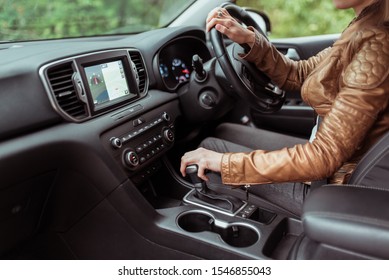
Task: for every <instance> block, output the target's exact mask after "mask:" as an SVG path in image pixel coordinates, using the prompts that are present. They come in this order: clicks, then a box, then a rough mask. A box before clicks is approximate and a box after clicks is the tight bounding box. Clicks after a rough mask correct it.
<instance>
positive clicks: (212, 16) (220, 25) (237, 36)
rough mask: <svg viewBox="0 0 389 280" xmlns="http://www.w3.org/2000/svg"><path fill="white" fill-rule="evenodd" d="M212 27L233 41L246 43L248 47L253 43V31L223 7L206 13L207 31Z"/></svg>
mask: <svg viewBox="0 0 389 280" xmlns="http://www.w3.org/2000/svg"><path fill="white" fill-rule="evenodd" d="M213 27H215V29H216V30H217V31H219V32H220V33H222V34H224V35H226V36H227V37H228V38H230V39H231V40H232V41H234V42H235V43H238V44H248V45H249V46H250V47H252V46H253V45H254V42H255V33H254V32H253V31H251V30H250V29H247V28H245V27H243V26H242V25H241V24H240V23H239V22H238V21H237V20H236V19H235V18H233V17H232V16H231V15H230V14H229V13H228V11H227V10H226V9H224V8H215V9H213V10H212V11H211V12H210V13H209V14H208V17H207V20H206V30H207V32H209V31H210V30H211V29H212V28H213Z"/></svg>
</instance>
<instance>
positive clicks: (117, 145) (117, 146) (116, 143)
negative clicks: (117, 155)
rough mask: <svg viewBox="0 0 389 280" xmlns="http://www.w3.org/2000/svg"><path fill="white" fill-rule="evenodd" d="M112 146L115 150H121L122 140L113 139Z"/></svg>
mask: <svg viewBox="0 0 389 280" xmlns="http://www.w3.org/2000/svg"><path fill="white" fill-rule="evenodd" d="M111 145H112V147H113V148H114V149H120V148H121V147H122V140H120V139H119V138H117V137H112V138H111Z"/></svg>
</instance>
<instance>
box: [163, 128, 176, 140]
mask: <svg viewBox="0 0 389 280" xmlns="http://www.w3.org/2000/svg"><path fill="white" fill-rule="evenodd" d="M163 139H165V140H166V141H167V142H169V143H172V142H173V141H174V132H173V130H172V129H171V128H166V129H165V130H164V131H163Z"/></svg>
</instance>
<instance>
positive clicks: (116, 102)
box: [77, 50, 140, 115]
mask: <svg viewBox="0 0 389 280" xmlns="http://www.w3.org/2000/svg"><path fill="white" fill-rule="evenodd" d="M119 60H120V61H121V62H122V65H123V70H124V76H125V78H126V81H127V86H128V89H129V91H130V92H129V94H128V95H126V96H122V97H119V98H117V99H113V100H110V101H108V102H106V103H103V104H94V100H93V96H92V92H91V89H90V87H89V81H88V77H87V76H86V71H85V68H87V67H91V66H96V65H100V64H104V63H110V62H115V61H119ZM77 65H78V67H79V69H80V71H79V72H80V74H81V79H82V81H83V85H84V90H85V92H86V97H87V100H88V103H89V108H91V113H92V115H96V114H98V113H101V112H104V111H108V110H110V109H112V108H114V107H119V106H120V105H124V104H127V103H128V102H129V101H133V100H135V99H138V98H139V96H140V95H139V90H138V86H137V83H136V79H135V77H134V73H133V70H132V67H131V64H130V57H129V54H128V52H127V51H125V50H120V51H110V52H107V53H99V54H94V55H91V56H88V57H82V58H79V59H78V60H77Z"/></svg>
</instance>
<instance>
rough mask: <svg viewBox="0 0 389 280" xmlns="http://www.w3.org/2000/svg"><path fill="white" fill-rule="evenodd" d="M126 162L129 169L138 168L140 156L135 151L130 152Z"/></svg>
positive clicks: (125, 159) (125, 157)
mask: <svg viewBox="0 0 389 280" xmlns="http://www.w3.org/2000/svg"><path fill="white" fill-rule="evenodd" d="M124 161H125V163H126V165H127V166H128V167H136V166H138V164H139V157H138V154H137V153H135V152H134V151H128V152H127V153H126V154H125V155H124Z"/></svg>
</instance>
